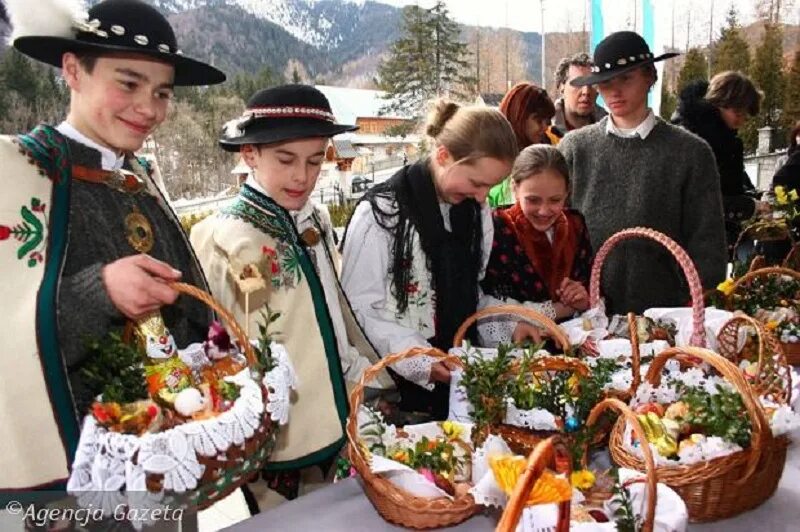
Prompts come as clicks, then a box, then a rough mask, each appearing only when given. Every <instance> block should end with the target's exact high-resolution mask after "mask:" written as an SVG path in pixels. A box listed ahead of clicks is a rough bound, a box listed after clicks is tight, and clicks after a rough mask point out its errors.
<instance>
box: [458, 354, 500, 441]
mask: <svg viewBox="0 0 800 532" xmlns="http://www.w3.org/2000/svg"><path fill="white" fill-rule="evenodd" d="M511 349H512V347H511V346H509V345H503V344H500V345H499V346H498V348H497V356H496V357H494V358H488V357H483V356H481V355H480V353H477V352H475V351H473V350H471V349H470V348H469V347H468V348H467V349H466V351H465V353H464V354H463V355H462V357H461V359H462V361H463V363H464V373H463V376H462V378H461V385H462V386H463V387H464V390H465V391H466V393H467V399H468V400H469V402H470V404H471V405H472V408H473V412H472V419H473V421H474V423H475V430H473V434H474V435H477V434H479V433H480V431H481V429H483V428H484V427H486V426H488V425H491V424H494V423H500V422H502V421H503V417H504V416H505V413H506V403H505V399H506V397H507V396H508V388H509V378H508V374H509V371H510V370H511V361H512V357H511V355H510V351H511Z"/></svg>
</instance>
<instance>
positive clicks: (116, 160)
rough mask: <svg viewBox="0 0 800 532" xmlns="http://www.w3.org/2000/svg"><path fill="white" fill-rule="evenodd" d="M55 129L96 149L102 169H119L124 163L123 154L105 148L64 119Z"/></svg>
mask: <svg viewBox="0 0 800 532" xmlns="http://www.w3.org/2000/svg"><path fill="white" fill-rule="evenodd" d="M56 129H57V130H58V132H59V133H61V134H62V135H64V136H65V137H69V138H71V139H72V140H74V141H75V142H80V143H81V144H83V145H84V146H88V147H90V148H92V149H93V150H97V151H99V152H100V156H101V159H100V166H101V168H102V169H103V170H119V169H120V168H122V165H123V164H124V163H125V155H124V154H123V155H117V153H116V152H114V151H112V150H110V149H108V148H106V147H105V146H101V145H100V144H98V143H96V142H95V141H93V140H92V139H90V138H89V137H87V136H86V135H84V134H83V133H81V132H80V131H78V130H77V129H75V126H73V125H72V124H70V123H69V122H67V121H66V120H65V121H63V122H61V123H60V124H59V125H58V126H56Z"/></svg>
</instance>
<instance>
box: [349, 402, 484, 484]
mask: <svg viewBox="0 0 800 532" xmlns="http://www.w3.org/2000/svg"><path fill="white" fill-rule="evenodd" d="M358 417H359V425H358V426H359V437H360V442H359V443H360V445H362V446H364V447H365V448H367V449H368V450H369V452H370V453H371V455H372V456H371V460H370V465H371V468H372V470H373V472H376V473H383V474H386V475H388V476H389V478H391V479H393V481H395V482H396V483H398V484H399V485H401V487H404V488H406V489H407V490H409V491H411V492H412V493H416V494H417V495H420V496H432V497H436V496H442V495H449V496H455V495H457V494H458V493H461V492H466V490H467V489H469V485H468V482H469V480H470V470H469V469H470V468H469V464H470V463H471V453H472V448H471V447H470V446H469V445H468V444H467V443H466V442H465V440H464V437H465V436H468V432H469V430H470V427H468V426H465V425H463V424H461V423H458V422H455V421H442V422H436V423H423V424H421V425H406V426H405V427H403V428H402V429H398V428H396V427H395V426H394V425H391V424H387V423H386V422H385V420H384V418H383V415H382V414H381V413H380V412H377V411H375V410H372V409H371V408H367V407H363V406H362V407H361V410H360V411H359V416H358ZM421 482H426V483H427V484H428V486H435V487H436V488H438V490H441V491H438V490H434V491H430V489H428V488H426V487H425V484H422V487H421V488H420V485H421Z"/></svg>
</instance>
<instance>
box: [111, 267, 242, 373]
mask: <svg viewBox="0 0 800 532" xmlns="http://www.w3.org/2000/svg"><path fill="white" fill-rule="evenodd" d="M167 286H169V287H170V288H172V289H173V290H175V291H176V292H178V293H179V294H184V295H187V296H191V297H193V298H195V299H197V300H199V301H201V302H202V303H205V304H206V306H207V307H209V308H210V309H211V310H213V311H214V313H215V314H217V316H219V317H220V319H221V320H222V321H223V323H224V324H225V325H226V326H227V327H228V330H230V332H231V333H233V335H234V336H235V337H236V340H237V341H238V342H239V345H240V346H241V347H242V351H243V352H244V355H245V357H246V358H247V365H248V366H249V367H250V368H255V367H256V366H257V365H258V358H256V354H255V351H253V346H252V345H251V344H250V341H249V340H248V338H247V335H246V334H245V333H244V331H243V330H242V327H241V326H240V325H239V323H238V322H237V321H236V318H234V316H233V314H231V313H230V311H229V310H228V309H226V308H225V307H223V306H222V304H221V303H220V302H219V301H217V300H216V299H214V298H213V297H212V296H211V294H209V293H208V292H206V291H204V290H201V289H200V288H197V287H196V286H193V285H190V284H187V283H178V282H173V283H168V284H167ZM135 328H136V325H135V324H134V322H133V321H130V320H129V321H127V322H126V323H125V330H124V332H123V333H122V340H123V341H124V342H125V343H130V342H131V341H132V339H133V335H134V329H135Z"/></svg>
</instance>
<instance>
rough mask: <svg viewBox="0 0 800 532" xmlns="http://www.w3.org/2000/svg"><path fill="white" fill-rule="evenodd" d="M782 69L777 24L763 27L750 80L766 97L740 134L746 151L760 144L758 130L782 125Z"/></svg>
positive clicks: (780, 38) (780, 39)
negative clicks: (757, 112) (762, 36)
mask: <svg viewBox="0 0 800 532" xmlns="http://www.w3.org/2000/svg"><path fill="white" fill-rule="evenodd" d="M782 68H783V37H782V35H781V29H780V27H779V26H778V25H777V24H773V23H771V22H770V23H767V24H766V25H765V26H764V38H763V40H762V41H761V44H759V45H758V48H756V52H755V55H754V57H753V64H752V65H750V77H751V78H752V79H753V83H755V84H756V87H758V88H759V89H760V90H761V92H762V93H763V94H764V98H763V99H762V100H761V112H760V113H759V114H758V116H756V117H754V118H753V119H751V120H748V122H747V124H746V125H745V127H744V128H743V129H742V131H741V132H740V135H741V137H742V140H743V141H744V144H745V149H746V150H748V151H754V150H755V148H756V145H757V144H758V128H760V127H764V126H773V127H775V126H780V117H781V108H782V107H783V103H784V100H783V98H784V92H785V91H784V86H785V83H786V79H785V78H784V74H783V71H782Z"/></svg>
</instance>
